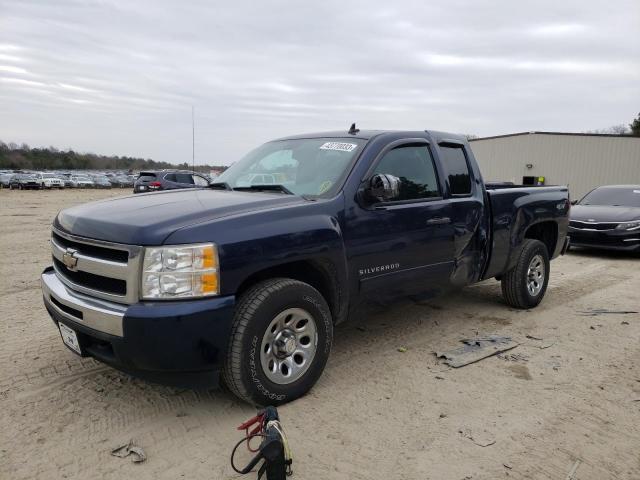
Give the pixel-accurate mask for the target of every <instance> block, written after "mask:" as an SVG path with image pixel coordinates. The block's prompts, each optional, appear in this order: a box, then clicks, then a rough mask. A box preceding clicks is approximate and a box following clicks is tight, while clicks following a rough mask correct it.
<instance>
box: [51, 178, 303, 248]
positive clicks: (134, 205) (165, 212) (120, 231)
mask: <svg viewBox="0 0 640 480" xmlns="http://www.w3.org/2000/svg"><path fill="white" fill-rule="evenodd" d="M305 202H306V200H304V199H302V198H301V197H298V196H294V195H283V194H280V193H262V192H231V191H220V190H209V189H203V190H200V189H198V190H194V189H185V190H172V191H168V192H158V193H147V194H138V195H131V196H127V197H120V198H114V199H110V200H102V201H98V202H91V203H86V204H84V205H78V206H76V207H71V208H68V209H66V210H62V211H61V212H60V213H59V214H58V216H57V217H56V219H55V221H54V225H55V226H56V227H57V228H60V229H62V230H63V231H66V232H68V233H71V234H73V235H78V236H81V237H87V238H94V239H97V240H104V241H107V242H116V243H126V244H130V245H161V244H162V243H163V242H164V240H165V239H166V238H167V237H168V236H169V235H170V234H171V233H173V232H174V231H176V230H178V229H179V228H183V227H186V226H189V225H194V224H196V223H200V222H205V221H210V220H215V219H218V218H222V217H228V216H231V215H238V214H244V213H249V212H257V211H261V210H267V209H270V208H275V207H283V206H287V205H295V204H300V203H305Z"/></svg>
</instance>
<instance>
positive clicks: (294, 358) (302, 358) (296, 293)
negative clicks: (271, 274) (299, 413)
mask: <svg viewBox="0 0 640 480" xmlns="http://www.w3.org/2000/svg"><path fill="white" fill-rule="evenodd" d="M332 341H333V321H332V319H331V312H330V311H329V306H328V305H327V302H326V301H325V299H324V298H323V296H322V295H321V294H320V292H318V291H317V290H316V289H315V288H313V287H312V286H311V285H309V284H306V283H303V282H300V281H298V280H293V279H288V278H275V279H270V280H266V281H263V282H260V283H258V284H256V285H254V286H253V287H251V288H250V289H249V290H247V291H246V292H245V293H244V294H242V295H241V297H240V299H239V301H238V305H237V307H236V314H235V317H234V320H233V327H232V331H231V338H230V341H229V347H228V350H227V356H226V360H225V364H224V367H223V372H222V376H223V380H224V382H225V384H226V385H227V386H228V387H229V389H230V390H231V391H232V392H233V393H234V394H235V395H236V396H238V397H240V398H241V399H243V400H245V401H247V402H249V403H251V404H252V405H257V406H265V405H280V404H283V403H286V402H290V401H292V400H295V399H296V398H299V397H301V396H302V395H304V394H305V393H307V392H308V391H309V390H310V389H311V387H313V385H314V384H315V383H316V381H317V380H318V379H319V378H320V375H321V374H322V371H323V370H324V367H325V365H326V363H327V359H328V358H329V352H330V351H331V344H332Z"/></svg>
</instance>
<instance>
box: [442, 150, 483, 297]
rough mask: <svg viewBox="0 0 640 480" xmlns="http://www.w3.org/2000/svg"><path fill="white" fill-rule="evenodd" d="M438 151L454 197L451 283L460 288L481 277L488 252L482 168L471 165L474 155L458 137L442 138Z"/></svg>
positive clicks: (450, 191) (452, 197)
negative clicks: (456, 138) (480, 169)
mask: <svg viewBox="0 0 640 480" xmlns="http://www.w3.org/2000/svg"><path fill="white" fill-rule="evenodd" d="M438 154H439V158H440V165H441V166H442V168H443V170H444V173H445V175H446V182H445V183H446V186H447V190H448V197H449V198H450V199H451V200H450V203H451V221H452V227H453V259H454V269H453V272H452V274H451V283H452V284H453V285H454V286H458V287H460V286H464V285H467V284H470V283H473V282H477V281H478V280H479V279H480V276H481V274H482V269H483V267H484V265H485V263H486V261H487V255H488V248H489V245H488V229H489V225H488V221H489V217H488V215H487V214H486V211H485V198H484V190H483V188H482V178H481V177H480V172H479V170H477V169H476V170H475V171H474V169H473V168H471V165H472V164H471V163H470V162H469V158H472V157H471V155H472V154H471V152H470V151H468V150H467V147H466V146H465V145H464V144H463V143H462V142H459V141H457V140H443V141H441V142H439V143H438ZM473 164H476V163H475V162H473ZM476 165H477V164H476Z"/></svg>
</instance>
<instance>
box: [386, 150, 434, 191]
mask: <svg viewBox="0 0 640 480" xmlns="http://www.w3.org/2000/svg"><path fill="white" fill-rule="evenodd" d="M375 173H378V174H386V175H393V176H395V177H398V178H399V179H400V190H399V194H398V196H397V197H396V198H394V199H392V201H402V200H416V199H420V198H434V197H440V196H441V195H440V189H439V187H438V177H437V175H436V171H435V168H434V166H433V159H432V158H431V152H430V151H429V147H427V146H426V145H406V146H401V147H397V148H394V149H393V150H390V151H389V152H387V153H386V154H385V155H384V157H382V160H380V163H378V165H377V166H376V168H375V170H374V174H375Z"/></svg>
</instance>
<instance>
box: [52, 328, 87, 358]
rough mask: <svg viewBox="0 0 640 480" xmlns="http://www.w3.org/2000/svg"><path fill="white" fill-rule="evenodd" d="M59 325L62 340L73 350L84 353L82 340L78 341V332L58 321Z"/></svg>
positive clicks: (80, 353)
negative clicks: (81, 345)
mask: <svg viewBox="0 0 640 480" xmlns="http://www.w3.org/2000/svg"><path fill="white" fill-rule="evenodd" d="M58 327H60V335H61V336H62V341H63V342H64V344H65V345H66V346H67V347H69V348H70V349H71V350H73V351H74V352H76V353H77V354H78V355H82V350H80V342H78V336H77V335H76V332H75V331H74V330H72V329H70V328H69V327H67V326H66V325H65V324H64V323H58Z"/></svg>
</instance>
